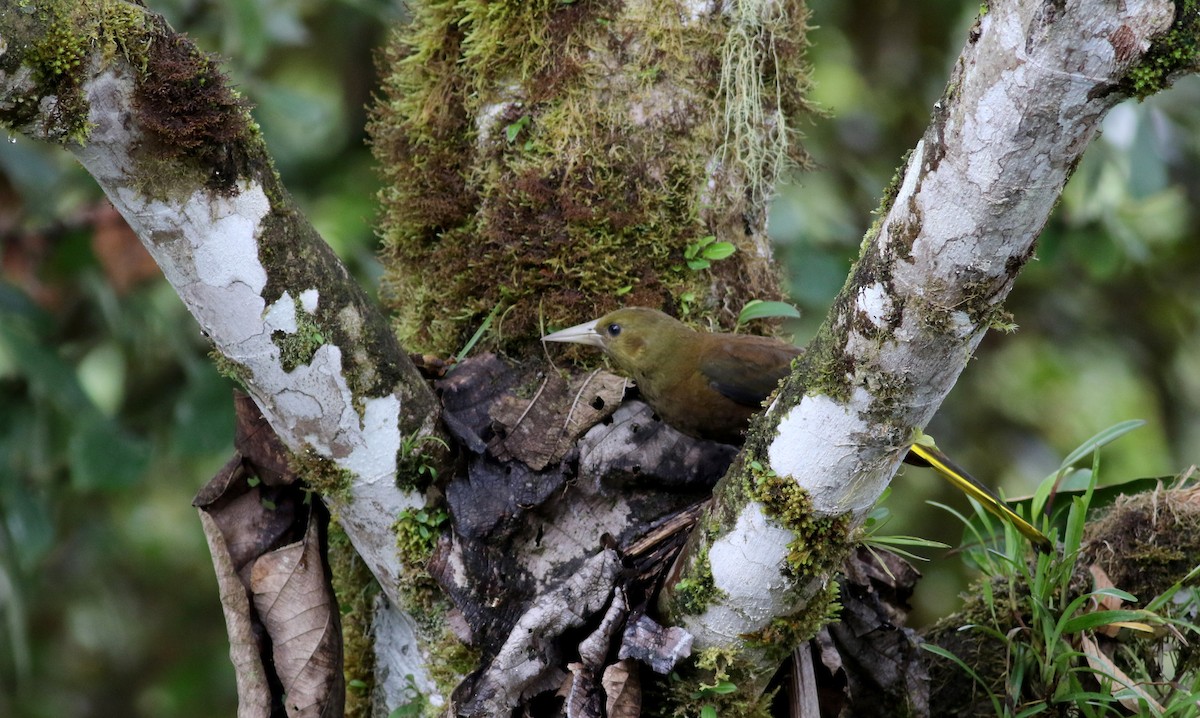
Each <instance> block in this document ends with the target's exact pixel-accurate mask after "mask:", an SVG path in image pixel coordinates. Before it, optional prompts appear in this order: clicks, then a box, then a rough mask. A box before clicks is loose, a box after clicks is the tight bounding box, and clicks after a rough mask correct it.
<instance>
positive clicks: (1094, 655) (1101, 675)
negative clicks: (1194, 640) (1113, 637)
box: [1079, 634, 1164, 715]
mask: <svg viewBox="0 0 1200 718" xmlns="http://www.w3.org/2000/svg"><path fill="white" fill-rule="evenodd" d="M1079 648H1080V650H1082V651H1083V655H1084V656H1085V657H1086V658H1087V662H1088V665H1089V666H1091V668H1092V670H1093V671H1095V672H1096V678H1097V679H1098V680H1099V681H1100V685H1101V686H1102V687H1103V688H1104V689H1105V690H1107V691H1109V692H1110V693H1116V692H1117V691H1129V693H1132V694H1133V695H1128V694H1126V695H1124V696H1122V697H1120V698H1118V699H1117V700H1118V701H1120V702H1121V705H1123V706H1125V708H1127V709H1128V710H1130V711H1133V712H1134V713H1138V714H1140V713H1141V712H1142V710H1143V709H1144V708H1150V709H1151V710H1153V711H1155V713H1156V714H1157V715H1162V713H1163V711H1164V709H1163V707H1162V706H1161V705H1159V703H1158V701H1156V700H1154V698H1153V697H1151V695H1150V694H1149V693H1147V692H1146V691H1145V689H1143V688H1142V687H1141V686H1140V685H1138V684H1137V683H1136V682H1135V681H1134V680H1133V679H1131V678H1130V677H1129V676H1127V675H1125V672H1124V671H1122V670H1121V669H1120V668H1118V667H1117V664H1115V663H1113V662H1112V659H1110V658H1109V657H1108V656H1106V655H1104V652H1103V651H1101V650H1100V646H1099V645H1097V643H1096V641H1095V640H1093V639H1092V637H1091V636H1088V635H1086V634H1085V635H1082V636H1081V637H1080V640H1079Z"/></svg>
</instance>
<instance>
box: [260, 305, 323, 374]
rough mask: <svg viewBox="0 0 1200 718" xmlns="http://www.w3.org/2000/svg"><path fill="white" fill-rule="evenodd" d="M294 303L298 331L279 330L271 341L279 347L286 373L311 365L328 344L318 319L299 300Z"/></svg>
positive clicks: (272, 334) (272, 335)
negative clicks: (318, 352)
mask: <svg viewBox="0 0 1200 718" xmlns="http://www.w3.org/2000/svg"><path fill="white" fill-rule="evenodd" d="M293 302H294V303H295V305H296V331H294V332H284V331H281V330H278V329H277V330H275V331H274V332H272V333H271V341H272V342H273V343H274V344H275V346H277V347H279V361H280V363H281V364H282V365H283V369H284V371H288V372H290V371H294V370H295V369H296V367H300V366H304V365H306V364H311V363H312V360H313V356H314V355H315V354H316V353H317V350H318V349H320V348H321V347H322V346H323V345H324V344H325V343H326V341H325V335H324V334H323V333H322V331H321V327H320V326H319V325H318V324H317V321H316V317H314V316H313V315H312V314H309V313H308V312H307V311H305V310H304V307H303V306H301V304H300V300H299V299H298V298H295V299H293Z"/></svg>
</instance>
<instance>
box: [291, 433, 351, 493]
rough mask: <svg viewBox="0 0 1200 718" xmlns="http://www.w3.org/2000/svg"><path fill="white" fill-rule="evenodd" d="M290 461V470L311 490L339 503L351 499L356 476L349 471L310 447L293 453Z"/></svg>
mask: <svg viewBox="0 0 1200 718" xmlns="http://www.w3.org/2000/svg"><path fill="white" fill-rule="evenodd" d="M290 459H291V460H290V461H289V462H288V468H289V469H291V470H292V471H293V472H295V474H296V475H297V476H299V477H300V478H301V479H302V480H303V481H304V483H305V484H306V485H307V486H308V487H309V488H310V489H312V490H313V491H316V492H317V493H318V494H320V495H322V496H325V497H328V498H332V499H334V500H337V501H346V500H348V499H349V496H350V485H351V484H352V483H353V482H354V474H353V472H351V471H350V470H349V469H344V468H342V467H340V466H338V465H337V464H335V463H334V462H333V461H330V460H329V459H326V458H325V457H323V456H321V455H320V454H318V453H317V451H316V449H313V448H312V447H310V446H306V447H304V448H303V449H301V450H300V451H295V452H292V455H291V457H290Z"/></svg>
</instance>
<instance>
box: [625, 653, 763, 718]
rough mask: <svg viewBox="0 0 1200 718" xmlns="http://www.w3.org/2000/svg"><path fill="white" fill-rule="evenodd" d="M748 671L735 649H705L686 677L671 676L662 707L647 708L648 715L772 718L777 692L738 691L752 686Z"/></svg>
mask: <svg viewBox="0 0 1200 718" xmlns="http://www.w3.org/2000/svg"><path fill="white" fill-rule="evenodd" d="M747 668H748V666H746V665H745V659H744V657H743V656H742V655H741V654H740V653H739V652H738V651H737V650H735V649H732V648H706V649H704V650H702V651H700V652H699V653H698V654H697V655H696V662H695V664H694V668H693V669H692V670H691V671H689V672H688V674H687V675H686V676H684V677H680V676H679V675H678V674H672V677H671V679H670V680H669V681H667V682H666V683H665V685H664V690H663V691H662V695H663V697H664V700H663V702H662V705H652V706H647V715H650V716H671V717H672V718H695V716H699V715H702V714H703V713H702V712H706V713H712V714H714V715H717V716H720V717H721V718H724V717H726V716H736V717H737V718H769V717H770V716H771V701H772V700H773V699H774V696H775V692H774V691H769V692H762V693H760V692H758V691H753V690H750V691H746V690H739V688H744V687H745V686H748V685H751V684H752V683H753V680H752V679H751V676H752V675H753V673H754V672H753V671H752V670H751V671H747ZM713 711H715V713H713Z"/></svg>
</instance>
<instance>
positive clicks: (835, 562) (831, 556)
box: [745, 460, 850, 577]
mask: <svg viewBox="0 0 1200 718" xmlns="http://www.w3.org/2000/svg"><path fill="white" fill-rule="evenodd" d="M747 468H748V469H749V471H748V472H747V477H746V479H745V492H746V495H747V496H748V497H749V498H751V499H753V500H755V501H758V502H760V503H761V504H762V505H763V507H764V509H765V510H766V513H767V515H768V516H771V517H772V518H774V519H775V520H776V521H778V522H779V523H780V524H781V525H782V526H784V527H785V528H787V529H789V530H790V531H791V532H792V533H794V534H795V536H796V537H795V538H794V539H793V540H792V541H791V542H790V543H789V544H788V555H787V558H786V562H787V567H788V570H789V572H790V573H791V575H792V576H793V577H800V576H820V575H825V574H831V573H833V572H834V571H835V570H837V567H838V566H840V565H841V564H842V561H843V560H844V559H845V553H846V551H848V550H849V545H850V544H849V539H848V537H849V531H850V516H849V514H843V515H840V516H815V515H814V514H813V507H812V499H811V498H810V497H809V495H808V492H807V491H805V490H804V489H803V488H801V487H800V485H799V484H797V483H796V481H795V480H794V479H792V478H791V477H787V476H779V475H778V474H776V473H775V472H774V471H772V470H771V469H770V468H769V467H766V466H764V465H763V464H762V463H760V462H759V461H756V460H751V461H750V462H749V463H748V464H747Z"/></svg>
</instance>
